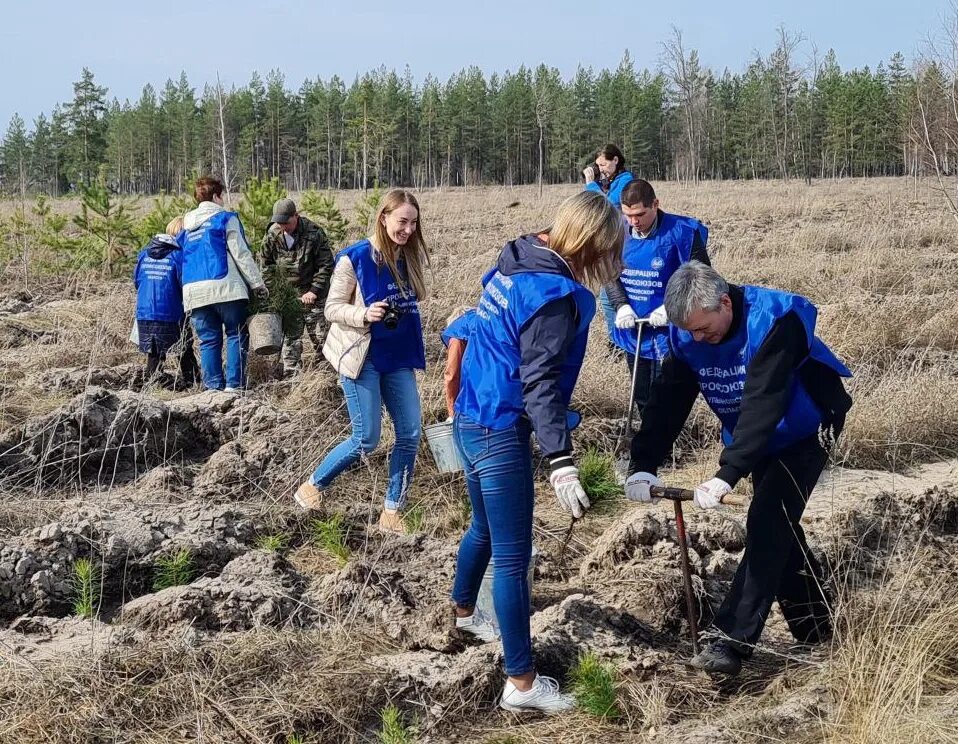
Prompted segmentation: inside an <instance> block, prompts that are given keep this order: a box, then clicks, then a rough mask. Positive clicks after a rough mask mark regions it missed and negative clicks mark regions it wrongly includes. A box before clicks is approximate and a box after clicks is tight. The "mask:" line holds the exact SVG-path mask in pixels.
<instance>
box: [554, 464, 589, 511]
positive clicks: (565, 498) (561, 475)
mask: <svg viewBox="0 0 958 744" xmlns="http://www.w3.org/2000/svg"><path fill="white" fill-rule="evenodd" d="M549 483H551V484H552V487H553V488H554V489H555V492H556V498H557V499H558V500H559V505H560V506H562V508H563V509H565V510H566V511H567V512H569V513H570V514H572V516H573V517H575V518H576V519H578V518H579V517H581V516H582V515H583V514H585V510H586V509H588V508H589V497H588V496H586V495H585V490H584V489H583V488H582V484H581V483H579V468H577V467H575V466H574V465H567V466H566V467H564V468H559V469H558V470H555V471H553V473H552V474H551V475H550V476H549Z"/></svg>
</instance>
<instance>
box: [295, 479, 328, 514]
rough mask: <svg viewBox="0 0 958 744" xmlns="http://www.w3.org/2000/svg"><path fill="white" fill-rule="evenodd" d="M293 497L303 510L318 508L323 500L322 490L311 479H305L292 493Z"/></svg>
mask: <svg viewBox="0 0 958 744" xmlns="http://www.w3.org/2000/svg"><path fill="white" fill-rule="evenodd" d="M293 499H294V500H295V501H296V503H297V504H299V505H300V507H301V508H302V509H304V510H305V511H309V510H310V509H318V508H319V505H320V503H321V502H322V500H323V492H322V491H320V490H319V489H318V488H316V486H314V485H313V484H312V482H311V481H306V482H305V483H303V485H301V486H300V487H299V488H297V489H296V493H294V494H293Z"/></svg>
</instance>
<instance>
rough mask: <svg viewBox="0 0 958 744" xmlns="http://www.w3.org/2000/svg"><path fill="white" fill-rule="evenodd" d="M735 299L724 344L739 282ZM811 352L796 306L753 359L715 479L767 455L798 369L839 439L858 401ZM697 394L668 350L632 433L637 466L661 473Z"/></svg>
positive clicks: (736, 474)
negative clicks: (853, 400) (852, 406)
mask: <svg viewBox="0 0 958 744" xmlns="http://www.w3.org/2000/svg"><path fill="white" fill-rule="evenodd" d="M729 297H730V298H731V299H732V324H731V326H729V330H728V333H727V334H726V335H725V338H723V339H722V340H723V342H724V341H726V340H727V339H729V338H731V337H732V335H734V334H735V332H736V331H737V330H738V327H739V324H740V323H741V322H742V315H743V311H742V306H743V303H744V295H743V293H742V289H741V287H737V286H734V285H729ZM808 353H809V343H808V335H807V334H806V333H805V327H804V326H803V325H802V321H801V319H800V318H799V317H798V315H797V314H795V313H794V312H790V313H787V314H786V315H784V316H783V317H781V318H779V319H778V321H776V323H775V325H773V326H772V329H771V330H770V331H769V333H768V336H766V337H765V341H763V342H762V345H761V346H760V347H759V349H758V351H757V352H756V354H755V356H754V357H753V358H752V361H751V363H750V364H749V365H748V371H747V373H746V376H745V388H744V390H743V391H742V405H741V409H740V413H739V418H738V423H737V424H736V426H735V431H734V432H733V434H732V442H731V443H730V444H729V445H728V446H727V447H726V448H725V449H724V450H723V451H722V455H721V457H720V458H719V470H718V472H717V473H716V474H715V477H716V478H721V479H722V480H723V481H725V482H726V483H728V484H729V485H730V486H734V485H735V484H736V483H737V482H738V481H739V480H740V479H742V478H744V477H745V476H746V475H748V474H749V473H750V472H752V470H753V469H754V468H755V466H756V465H757V464H758V463H759V462H760V461H761V459H762V457H763V456H764V454H765V448H766V446H767V444H768V441H769V439H770V438H771V437H772V435H773V434H774V432H775V428H776V427H777V426H778V422H779V421H780V420H781V418H782V416H783V415H784V414H785V409H786V407H787V406H788V403H789V391H790V389H791V384H792V381H793V379H794V376H795V375H796V374H797V375H798V376H799V380H800V381H801V383H802V385H803V386H804V387H805V390H806V391H807V392H808V394H809V395H810V396H811V398H812V400H813V401H814V402H815V404H816V405H817V406H818V407H819V408H820V409H821V410H822V411H823V412H824V418H825V420H824V424H825V426H827V427H830V428H831V429H832V431H833V433H834V435H835V436H836V437H837V436H838V434H839V433H840V432H841V429H842V427H843V426H844V423H845V414H846V413H847V412H848V409H849V408H851V404H852V399H851V397H850V396H849V395H848V393H847V392H846V391H845V387H844V385H843V384H842V379H841V377H840V376H839V375H838V373H837V372H835V371H834V370H833V369H831V368H830V367H827V366H826V365H824V364H821V363H820V362H817V361H815V360H814V359H809V358H807V357H808ZM803 362H804V364H803ZM698 394H699V384H698V379H697V378H696V376H695V373H694V372H693V371H692V369H691V368H690V367H689V366H688V365H687V364H685V363H684V362H681V361H677V360H676V359H675V356H674V355H671V354H670V355H669V356H668V357H667V358H666V360H665V362H664V363H663V365H662V374H661V375H660V377H659V378H658V379H657V380H656V382H655V384H654V385H653V387H652V392H651V397H650V399H649V403H648V405H647V406H646V407H645V410H644V411H643V413H642V427H641V429H640V431H639V433H638V434H636V435H635V437H633V439H632V465H631V468H630V469H631V471H632V472H640V471H644V472H648V473H655V472H656V470H657V468H658V466H659V464H660V463H661V462H663V461H664V460H665V458H666V456H667V455H668V454H669V451H670V450H671V449H672V445H673V444H674V442H675V440H676V438H677V437H678V435H679V434H680V433H681V431H682V427H683V425H684V424H685V420H686V419H687V418H688V416H689V412H690V411H691V410H692V404H693V403H695V397H696V396H697V395H698Z"/></svg>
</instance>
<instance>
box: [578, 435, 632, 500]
mask: <svg viewBox="0 0 958 744" xmlns="http://www.w3.org/2000/svg"><path fill="white" fill-rule="evenodd" d="M578 467H579V483H581V484H582V488H583V490H584V491H585V495H586V496H588V497H589V501H590V502H591V503H592V506H593V507H596V506H600V505H605V504H608V503H610V502H611V501H612V500H613V499H614V498H615V497H616V496H621V495H622V493H623V491H622V486H620V485H619V484H618V483H617V482H616V479H615V462H614V460H613V459H612V457H610V456H609V455H606V454H602V453H601V452H599V451H598V450H596V449H588V450H586V451H585V453H584V454H583V455H582V457H581V458H580V459H579V462H578Z"/></svg>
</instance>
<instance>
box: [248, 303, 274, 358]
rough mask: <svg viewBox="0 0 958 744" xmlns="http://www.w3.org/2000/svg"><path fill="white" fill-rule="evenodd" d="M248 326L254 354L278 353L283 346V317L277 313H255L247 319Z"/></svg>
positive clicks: (251, 348)
mask: <svg viewBox="0 0 958 744" xmlns="http://www.w3.org/2000/svg"><path fill="white" fill-rule="evenodd" d="M248 328H249V348H250V350H251V351H252V352H253V353H254V354H263V355H266V354H278V353H279V352H280V349H282V348H283V319H282V318H281V317H280V316H279V315H278V314H277V313H257V314H256V315H254V316H253V317H251V318H250V319H249V324H248Z"/></svg>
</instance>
